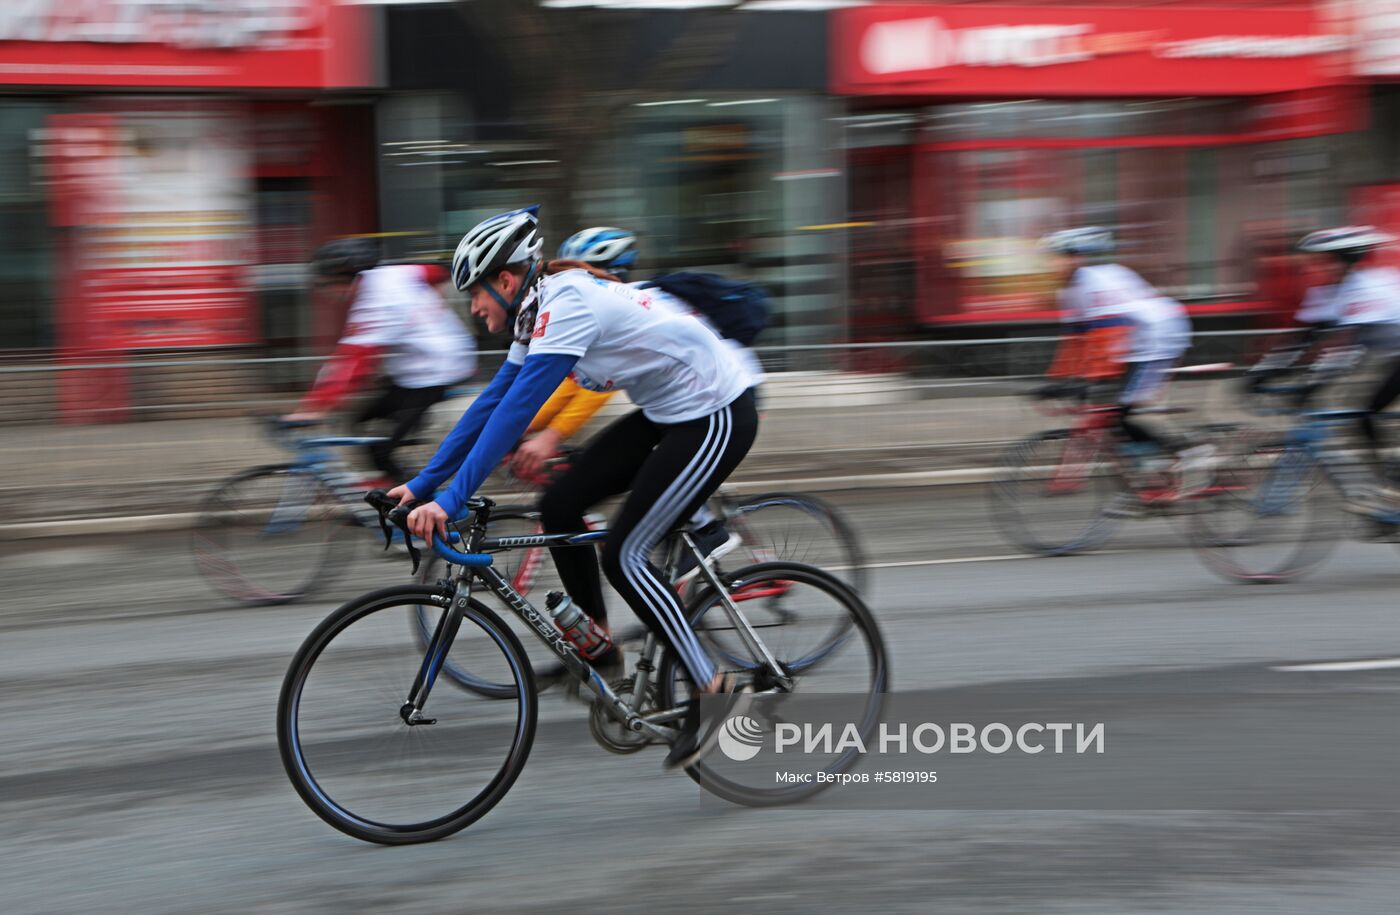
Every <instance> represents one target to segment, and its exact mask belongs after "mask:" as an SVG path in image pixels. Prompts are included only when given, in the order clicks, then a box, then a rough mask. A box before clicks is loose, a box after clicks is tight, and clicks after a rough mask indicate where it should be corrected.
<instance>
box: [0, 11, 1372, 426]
mask: <svg viewBox="0 0 1400 915" xmlns="http://www.w3.org/2000/svg"><path fill="white" fill-rule="evenodd" d="M668 6H672V7H702V8H699V9H694V8H692V9H684V10H681V9H666V8H664V7H668ZM1208 10H1209V11H1207V7H1204V6H1201V5H1199V4H1192V3H1185V2H1169V3H1157V2H1151V3H1148V2H1142V3H1139V2H1133V0H1118V2H1111V3H1093V4H1086V5H1083V6H1074V7H1070V6H1064V5H1061V4H1053V3H1027V4H1025V5H1021V6H1007V5H1000V4H998V5H996V6H994V7H993V6H986V5H983V4H979V3H964V4H934V3H903V4H885V3H863V2H855V0H744V2H741V0H714V2H713V3H708V4H697V3H693V2H692V3H665V2H651V3H640V2H624V0H611V2H584V0H545V2H539V3H537V2H535V0H455V2H438V3H373V2H365V3H354V4H339V3H335V2H333V0H243V2H239V3H227V4H224V3H213V2H209V3H192V4H181V5H178V7H176V6H172V5H170V4H166V3H161V2H157V0H107V2H101V3H97V2H94V3H84V4H68V3H64V2H61V0H28V2H25V3H19V4H5V5H4V7H3V9H0V86H2V87H3V95H0V221H3V225H4V236H5V238H6V239H7V241H8V244H6V245H5V246H4V247H3V248H0V335H3V336H0V349H2V350H3V354H4V356H3V358H4V359H6V360H8V362H10V363H11V364H25V363H31V362H37V361H46V360H47V361H53V360H55V359H57V360H60V361H66V362H67V363H68V364H69V365H74V364H80V365H89V364H98V363H103V364H106V363H114V362H116V363H120V362H122V361H123V360H137V361H139V360H142V359H149V358H153V357H157V358H161V359H163V360H164V361H166V362H171V361H181V360H183V361H186V362H189V363H192V365H190V366H189V367H188V370H184V369H181V368H179V367H171V368H169V370H168V371H164V372H159V373H154V372H134V371H128V370H123V369H102V370H98V369H84V370H74V371H68V372H64V373H61V375H60V374H54V375H47V376H43V378H44V381H43V383H40V384H34V383H33V381H34V378H33V377H27V378H26V381H25V383H24V386H23V390H20V389H19V388H18V387H17V386H16V384H10V382H9V381H5V380H0V384H6V385H9V387H7V388H6V389H5V390H4V391H0V394H3V395H4V396H5V397H6V400H7V403H13V404H15V405H16V410H15V411H14V413H13V414H12V417H11V418H14V417H17V416H25V415H35V416H40V415H42V416H52V415H56V414H62V415H64V416H66V417H68V418H70V419H83V418H102V419H108V420H110V419H120V418H124V417H136V416H141V415H142V410H141V407H142V404H143V403H147V402H156V401H159V402H162V403H167V404H168V403H170V402H171V398H179V397H184V396H188V399H189V402H190V403H191V404H192V405H195V404H198V405H199V409H201V410H205V411H207V410H208V409H209V406H210V404H211V403H213V402H215V401H217V400H218V398H219V397H223V398H225V399H226V400H227V401H228V405H229V408H230V409H235V408H239V407H246V406H247V404H248V402H249V401H250V400H253V399H256V398H255V397H254V396H253V395H252V394H250V392H254V391H257V390H276V389H279V388H281V389H287V390H290V389H292V388H294V387H295V386H297V385H299V384H300V383H302V382H303V381H304V379H305V377H306V375H307V372H308V370H309V368H308V366H307V365H305V364H302V363H294V362H293V363H278V362H264V363H261V364H259V365H258V367H257V368H256V370H253V369H248V368H230V367H227V366H225V367H224V368H223V369H221V371H223V372H224V374H222V375H220V374H218V373H215V372H213V371H212V370H211V369H206V368H200V367H199V365H198V364H197V363H199V362H200V361H201V360H204V361H212V360H214V359H216V358H218V357H225V359H224V362H226V361H227V358H226V357H228V356H229V355H231V354H236V355H243V356H258V357H276V356H300V355H308V354H317V353H321V352H324V350H325V348H326V346H327V345H328V344H329V343H330V342H331V340H332V339H333V338H334V336H335V335H336V333H337V331H338V329H339V326H340V322H341V320H342V317H343V316H342V315H341V314H340V313H339V312H338V311H337V309H336V308H335V307H333V306H332V305H330V304H329V303H325V302H321V301H318V299H317V298H316V296H314V295H313V294H312V293H311V291H310V290H309V289H308V287H307V284H306V277H305V272H304V268H303V265H304V263H305V260H306V258H307V256H308V254H309V252H310V250H311V249H312V248H314V246H315V245H316V244H317V243H319V242H321V241H323V240H325V239H327V238H329V237H332V236H334V235H339V234H352V233H373V234H375V235H377V236H378V237H379V238H381V239H382V241H383V246H384V252H385V255H386V256H387V257H389V258H392V259H401V260H441V259H443V258H445V257H447V256H449V255H450V251H451V248H452V246H453V245H454V244H455V241H456V239H457V237H459V236H460V234H461V232H462V231H463V230H464V229H465V228H467V227H468V226H470V225H471V224H473V223H474V222H476V221H477V220H479V219H480V218H482V217H483V216H485V215H488V214H490V213H493V212H496V211H499V210H501V209H504V208H508V207H514V206H517V205H520V204H523V203H527V202H533V201H539V202H541V203H543V204H544V205H545V209H544V216H545V227H546V230H547V233H548V239H547V240H548V242H549V243H551V244H553V243H557V241H558V240H560V239H562V238H563V237H564V236H566V235H567V234H569V233H570V232H572V231H574V230H575V229H577V228H579V227H582V226H587V225H597V224H617V225H623V226H626V227H628V228H631V229H634V230H635V231H636V232H637V233H638V235H639V237H640V238H641V239H642V261H641V264H640V271H639V272H640V273H641V274H642V275H643V276H645V275H647V274H648V273H649V272H652V271H655V272H659V271H663V270H670V269H679V268H694V269H712V270H717V271H720V272H724V273H728V274H732V275H738V276H745V277H750V278H753V279H757V280H759V281H761V282H762V283H764V284H765V285H766V286H768V287H769V289H770V290H771V291H772V293H773V295H774V302H775V306H776V316H777V317H776V321H775V325H774V327H773V328H772V329H771V330H770V331H769V332H768V333H767V334H766V335H765V337H764V339H763V341H762V342H763V343H765V344H769V345H788V344H811V343H839V342H845V341H853V340H854V341H864V340H917V339H925V338H929V337H947V336H957V335H973V336H986V335H1001V334H1005V335H1020V334H1026V333H1035V332H1041V331H1046V330H1049V329H1050V328H1051V327H1052V326H1053V323H1054V319H1055V310H1054V309H1055V305H1054V297H1053V288H1052V286H1053V282H1052V280H1051V278H1050V276H1049V275H1048V273H1047V269H1046V264H1045V262H1044V260H1043V258H1042V256H1041V254H1040V252H1039V251H1038V250H1037V249H1036V247H1035V240H1036V239H1037V238H1038V237H1039V236H1040V235H1042V234H1043V233H1045V232H1047V231H1050V230H1053V229H1056V228H1061V227H1064V226H1067V225H1075V224H1081V223H1089V222H1094V223H1104V224H1109V225H1112V226H1114V227H1116V228H1117V229H1118V231H1119V232H1120V234H1121V236H1122V237H1123V239H1124V255H1123V257H1124V260H1125V261H1126V262H1128V263H1130V264H1131V265H1132V266H1134V267H1135V268H1137V269H1139V270H1140V271H1141V272H1142V273H1143V274H1144V275H1145V276H1146V277H1147V278H1148V279H1149V280H1151V281H1152V282H1154V283H1156V284H1158V285H1159V286H1160V287H1161V288H1162V289H1164V290H1165V291H1167V292H1168V293H1169V294H1171V295H1174V296H1176V297H1178V298H1180V299H1181V300H1182V301H1184V302H1186V303H1187V305H1188V307H1189V308H1190V309H1191V311H1192V313H1193V316H1195V317H1196V319H1197V324H1198V326H1220V327H1231V326H1246V325H1254V324H1258V323H1269V322H1276V321H1278V320H1281V319H1283V318H1284V317H1285V316H1287V315H1289V314H1291V312H1292V309H1293V306H1294V304H1295V303H1296V301H1297V298H1298V297H1299V296H1300V295H1301V290H1302V288H1303V286H1304V284H1305V283H1306V277H1304V276H1302V274H1301V267H1300V266H1299V264H1298V263H1297V261H1296V259H1295V258H1294V257H1293V256H1292V255H1291V254H1290V251H1289V246H1288V243H1289V241H1290V240H1291V239H1292V238H1294V237H1295V236H1296V235H1297V234H1298V233H1300V232H1302V231H1303V230H1305V229H1308V228H1312V227H1316V226H1319V225H1326V224H1332V223H1337V222H1342V221H1348V220H1367V221H1372V222H1376V223H1380V224H1384V225H1387V226H1389V227H1391V228H1400V193H1397V191H1396V184H1395V183H1394V182H1396V181H1397V178H1400V137H1398V136H1397V127H1396V126H1395V125H1396V124H1397V118H1396V117H1395V115H1396V114H1397V113H1400V112H1398V111H1397V108H1400V91H1397V85H1400V80H1398V78H1400V43H1397V40H1396V35H1397V33H1400V28H1397V26H1396V23H1397V21H1400V0H1366V2H1360V0H1358V2H1355V3H1320V2H1319V3H1310V2H1287V0H1276V2H1272V3H1266V4H1262V3H1252V2H1245V0H1237V2H1235V3H1228V2H1214V3H1211V4H1210V5H1209V7H1208ZM484 342H485V344H486V345H488V346H489V345H490V344H491V343H492V341H484ZM177 355H178V356H179V357H180V360H176V359H174V358H173V357H175V356H177ZM803 358H805V359H808V360H809V361H808V362H807V363H803V362H801V361H800V360H799V359H798V357H797V356H793V357H792V359H793V360H794V362H793V364H811V363H810V360H811V359H814V358H817V357H812V356H804V357H803ZM841 365H842V366H843V367H845V366H848V365H854V366H855V367H858V368H866V369H870V368H874V369H908V368H910V365H909V364H906V363H903V362H901V361H899V360H890V359H889V358H888V357H887V356H879V357H875V356H867V357H862V359H861V360H860V361H859V364H855V363H848V362H843V363H841ZM230 375H232V376H233V379H232V380H230V377H229V376H230ZM5 377H6V376H0V379H3V378H5ZM59 377H62V378H63V379H64V380H63V381H62V382H60V381H58V380H57V379H58V378H59ZM11 380H12V379H11ZM201 393H207V394H209V395H210V396H209V397H202V396H200V395H201ZM215 395H218V397H215ZM211 398H212V399H211ZM25 411H28V412H25Z"/></svg>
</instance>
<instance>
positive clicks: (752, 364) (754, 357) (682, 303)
mask: <svg viewBox="0 0 1400 915" xmlns="http://www.w3.org/2000/svg"><path fill="white" fill-rule="evenodd" d="M642 282H643V283H644V282H646V281H645V280H643V281H642ZM628 285H629V286H631V287H632V288H633V289H640V288H642V283H629V284H628ZM647 292H649V293H650V294H652V295H654V296H656V297H657V298H659V299H665V300H666V301H668V302H672V303H674V304H675V306H676V307H677V308H680V309H682V310H684V311H689V312H690V313H691V314H693V315H695V317H697V318H699V319H700V323H701V324H704V325H705V326H706V327H708V328H709V329H710V331H711V332H713V333H714V335H715V336H716V337H719V339H720V342H722V343H723V344H724V345H725V346H727V347H729V348H730V349H731V350H733V351H734V355H735V356H738V357H739V361H740V362H742V363H743V364H744V368H745V370H747V371H748V373H749V377H750V378H752V379H753V383H754V384H762V383H763V380H764V379H765V378H767V377H768V375H767V373H766V372H764V371H763V363H762V362H759V361H758V353H755V352H754V351H753V350H751V349H749V348H748V347H747V346H745V345H744V344H742V343H740V342H739V341H738V340H731V339H729V338H728V337H726V336H724V335H723V334H721V333H720V332H719V328H717V327H715V326H714V324H712V323H710V319H709V318H707V317H705V315H704V313H703V312H701V311H699V310H698V309H696V308H695V306H694V305H691V304H690V303H689V302H687V301H686V300H685V299H682V298H680V297H678V296H673V295H671V294H670V293H669V292H666V291H665V290H663V289H660V288H658V287H656V286H652V287H649V288H648V289H647Z"/></svg>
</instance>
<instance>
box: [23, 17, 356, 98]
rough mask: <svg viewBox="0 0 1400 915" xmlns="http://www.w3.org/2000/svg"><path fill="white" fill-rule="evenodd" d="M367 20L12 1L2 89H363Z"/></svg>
mask: <svg viewBox="0 0 1400 915" xmlns="http://www.w3.org/2000/svg"><path fill="white" fill-rule="evenodd" d="M366 15H367V14H366V10H365V8H364V7H361V6H345V5H341V4H339V3H336V2H335V0H238V2H228V3H212V2H206V3H175V4H172V3H170V2H168V0H85V2H74V0H22V2H16V0H3V2H0V84H25V85H54V86H57V85H64V86H68V85H83V86H181V87H193V86H198V87H240V88H253V87H266V88H324V87H335V86H363V85H367V84H368V83H369V81H370V67H369V62H370V60H371V54H370V44H369V29H368V21H367V19H366Z"/></svg>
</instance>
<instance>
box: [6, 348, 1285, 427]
mask: <svg viewBox="0 0 1400 915" xmlns="http://www.w3.org/2000/svg"><path fill="white" fill-rule="evenodd" d="M1274 333H1277V331H1261V330H1225V331H1204V332H1200V333H1197V334H1195V335H1194V338H1193V343H1194V346H1193V350H1192V352H1191V353H1190V358H1191V359H1193V360H1195V361H1234V362H1242V361H1248V358H1249V356H1250V355H1251V354H1252V353H1253V352H1255V351H1257V350H1258V349H1259V346H1258V341H1259V340H1260V339H1262V338H1264V337H1267V336H1269V335H1271V334H1274ZM1058 340H1059V338H1058V337H1056V336H1031V337H1012V338H977V339H969V340H909V341H872V342H865V343H812V344H789V345H782V346H763V345H760V346H757V347H754V350H755V352H756V353H757V354H758V356H759V359H760V361H761V362H762V364H763V366H764V368H765V369H766V370H767V371H769V372H771V373H775V376H774V377H775V380H781V378H782V376H783V375H784V374H786V373H810V374H824V375H828V376H830V378H831V379H832V380H835V379H839V378H842V377H851V376H861V377H869V376H880V377H882V378H883V379H884V381H885V387H886V389H888V388H890V387H891V386H896V385H906V386H907V387H908V388H909V389H910V390H911V391H919V392H922V394H923V395H927V394H928V393H929V392H930V391H935V390H937V389H938V388H940V387H956V386H963V385H973V386H983V385H986V384H987V383H990V382H998V381H1001V382H1005V381H1011V380H1016V379H1025V378H1030V377H1034V376H1036V375H1038V374H1040V373H1041V372H1042V371H1043V369H1044V367H1045V366H1046V365H1048V363H1049V361H1050V358H1051V355H1052V353H1053V350H1054V347H1055V345H1056V343H1057V342H1058ZM505 355H506V351H505V350H484V351H481V352H479V353H478V356H479V369H478V373H477V376H476V377H477V378H478V379H484V378H489V377H490V374H491V373H493V372H494V371H495V369H496V368H497V367H498V366H499V364H500V362H501V361H503V360H504V358H505ZM325 359H326V357H325V356H239V355H228V354H209V355H200V354H180V355H174V356H162V355H153V356H151V357H149V358H123V359H113V360H97V361H91V360H76V361H66V360H65V361H48V362H43V363H38V364H28V365H15V364H10V365H4V364H0V404H4V405H5V406H6V407H7V409H5V410H3V411H0V423H10V424H13V423H17V422H35V421H41V422H42V421H46V420H54V419H57V418H59V416H60V414H61V413H62V412H64V410H65V409H70V408H71V406H72V404H73V402H74V401H75V399H76V400H78V401H79V402H81V401H82V399H83V397H82V394H81V392H78V393H75V392H74V391H72V390H69V391H68V392H67V394H66V395H65V393H64V391H63V387H64V386H65V385H70V386H77V387H81V385H82V384H83V383H84V382H86V383H87V384H89V385H90V386H95V387H94V390H96V391H98V392H99V393H100V394H104V395H105V394H108V393H110V392H111V391H112V390H113V386H119V387H120V389H121V390H120V391H119V392H118V394H117V396H115V397H114V398H111V400H114V401H116V402H117V403H116V404H115V405H104V403H103V401H104V397H96V398H93V399H92V401H93V402H92V403H91V404H90V405H89V406H85V407H84V408H83V412H84V419H85V420H86V421H99V422H100V421H103V420H104V419H108V418H110V419H111V420H113V421H119V420H123V419H138V418H139V419H150V418H162V417H165V416H169V417H179V418H192V417H197V416H200V415H208V416H230V415H238V414H240V413H249V412H258V411H264V412H265V411H269V410H273V409H279V408H281V407H285V406H287V405H288V404H290V403H292V402H294V401H295V400H296V399H297V398H298V397H299V396H300V394H301V393H302V392H303V391H304V390H305V388H306V386H307V385H308V384H310V382H311V380H312V378H313V377H314V375H315V371H316V369H317V368H318V367H319V366H320V364H321V363H322V362H324V361H325ZM479 383H480V382H468V383H466V385H465V386H464V390H466V391H471V390H472V389H474V387H476V386H478V385H479ZM940 383H942V384H940ZM781 402H782V401H781V399H778V403H781Z"/></svg>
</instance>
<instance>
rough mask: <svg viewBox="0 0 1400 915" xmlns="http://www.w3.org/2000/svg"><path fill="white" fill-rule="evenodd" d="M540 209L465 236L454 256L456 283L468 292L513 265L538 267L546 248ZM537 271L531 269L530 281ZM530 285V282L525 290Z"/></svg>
mask: <svg viewBox="0 0 1400 915" xmlns="http://www.w3.org/2000/svg"><path fill="white" fill-rule="evenodd" d="M539 210H540V208H539V207H538V206H528V207H524V208H522V209H519V210H512V211H510V212H509V213H501V214H500V215H498V216H492V217H491V218H490V219H488V220H486V221H484V222H481V223H479V224H478V225H476V226H475V227H473V228H472V229H471V231H469V232H467V234H466V235H463V236H462V240H461V241H460V242H458V243H457V250H456V251H455V252H453V254H452V282H453V284H455V285H456V287H457V288H458V289H466V288H468V287H469V286H471V285H472V284H474V283H477V282H480V281H481V279H482V278H483V277H485V276H487V275H489V274H493V273H496V272H498V271H500V270H503V269H505V268H506V267H508V266H510V265H512V264H530V265H531V267H532V268H534V267H535V264H536V263H537V262H538V261H539V257H540V251H541V250H542V249H543V248H544V240H543V239H542V238H540V224H539ZM535 272H536V271H535V270H534V269H532V270H531V277H530V279H533V278H534V276H533V274H534V273H535ZM528 285H529V283H528V282H526V283H525V284H523V286H522V288H523V287H524V286H528ZM517 304H518V303H517ZM510 310H512V311H513V310H514V309H513V308H512V309H510Z"/></svg>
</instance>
